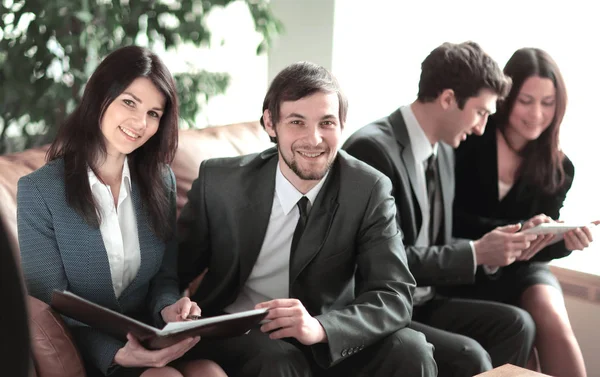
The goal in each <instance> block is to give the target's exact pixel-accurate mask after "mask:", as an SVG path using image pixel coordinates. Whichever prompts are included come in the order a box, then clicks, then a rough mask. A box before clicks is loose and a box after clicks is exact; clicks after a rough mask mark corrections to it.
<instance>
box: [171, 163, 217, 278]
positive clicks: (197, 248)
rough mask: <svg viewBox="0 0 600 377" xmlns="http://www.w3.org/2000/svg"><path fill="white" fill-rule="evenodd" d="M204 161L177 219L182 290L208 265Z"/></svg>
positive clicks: (208, 243) (208, 244)
mask: <svg viewBox="0 0 600 377" xmlns="http://www.w3.org/2000/svg"><path fill="white" fill-rule="evenodd" d="M206 170H208V168H207V161H203V162H202V164H201V165H200V173H199V174H198V178H197V179H196V180H195V181H194V183H193V184H192V188H191V189H190V191H188V201H187V203H186V204H185V206H184V207H183V209H182V210H181V214H180V215H179V220H178V224H177V227H178V229H177V230H178V242H179V260H178V271H179V281H180V284H181V288H182V289H185V288H187V286H188V285H189V283H190V282H191V281H192V280H194V279H195V278H196V277H197V276H198V275H199V274H200V273H202V271H203V270H204V269H205V268H206V267H207V266H208V260H209V258H210V236H209V228H208V226H209V223H208V216H207V212H206V200H205V195H206Z"/></svg>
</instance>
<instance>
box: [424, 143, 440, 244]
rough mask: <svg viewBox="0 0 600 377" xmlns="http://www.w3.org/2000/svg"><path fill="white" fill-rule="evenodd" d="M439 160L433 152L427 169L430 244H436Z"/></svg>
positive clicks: (428, 160)
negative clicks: (436, 197) (436, 196)
mask: <svg viewBox="0 0 600 377" xmlns="http://www.w3.org/2000/svg"><path fill="white" fill-rule="evenodd" d="M437 180H438V174H437V161H436V156H435V154H433V153H432V154H431V156H429V158H428V159H427V169H425V181H426V183H427V199H428V200H429V244H430V245H435V242H436V234H437V232H436V229H435V206H436V201H435V195H436V190H437V187H438V184H437Z"/></svg>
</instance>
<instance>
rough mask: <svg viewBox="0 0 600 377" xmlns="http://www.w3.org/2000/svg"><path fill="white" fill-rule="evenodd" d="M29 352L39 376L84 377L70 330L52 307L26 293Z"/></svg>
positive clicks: (83, 370) (81, 363)
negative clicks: (29, 340) (28, 320)
mask: <svg viewBox="0 0 600 377" xmlns="http://www.w3.org/2000/svg"><path fill="white" fill-rule="evenodd" d="M28 305H29V315H30V323H29V327H30V332H31V352H32V354H33V359H34V360H33V363H34V365H35V369H36V372H37V375H38V377H85V368H84V367H83V362H82V360H81V355H80V354H79V351H78V350H77V347H76V346H75V342H74V341H73V338H72V337H71V333H70V332H69V329H68V328H67V326H66V325H65V323H64V322H63V320H62V318H61V317H60V315H58V314H57V313H56V312H55V311H54V310H52V308H51V307H50V306H49V305H48V304H46V303H45V302H43V301H40V300H38V299H37V298H35V297H32V296H28Z"/></svg>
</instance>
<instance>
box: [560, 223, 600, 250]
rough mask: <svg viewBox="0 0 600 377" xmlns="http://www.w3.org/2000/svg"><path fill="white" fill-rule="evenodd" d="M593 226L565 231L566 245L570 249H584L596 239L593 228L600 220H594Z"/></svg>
mask: <svg viewBox="0 0 600 377" xmlns="http://www.w3.org/2000/svg"><path fill="white" fill-rule="evenodd" d="M592 224H593V225H591V226H584V227H581V228H577V229H573V230H570V231H568V232H567V233H565V236H564V239H565V247H566V248H567V249H568V250H583V249H585V248H586V247H588V246H590V243H591V242H592V241H593V240H594V238H593V237H592V232H591V228H592V227H594V226H596V225H598V224H600V220H596V221H592Z"/></svg>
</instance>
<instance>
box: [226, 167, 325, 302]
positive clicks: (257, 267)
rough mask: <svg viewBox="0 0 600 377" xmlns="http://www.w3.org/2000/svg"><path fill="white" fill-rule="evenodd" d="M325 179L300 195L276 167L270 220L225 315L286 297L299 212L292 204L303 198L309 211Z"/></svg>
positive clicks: (287, 295)
mask: <svg viewBox="0 0 600 377" xmlns="http://www.w3.org/2000/svg"><path fill="white" fill-rule="evenodd" d="M280 164H281V162H280ZM326 178H327V174H326V175H325V176H324V177H323V178H322V179H321V180H320V181H319V183H318V184H317V185H316V186H315V187H313V188H312V189H311V190H310V191H309V192H307V193H306V195H303V194H302V193H301V192H300V191H298V190H297V189H296V188H295V187H294V186H293V185H292V184H291V183H290V182H289V181H288V180H287V179H286V178H285V177H284V176H283V173H282V172H281V167H280V166H279V165H277V169H276V173H275V195H274V197H273V206H272V208H271V217H270V218H269V224H268V225H267V232H266V233H265V238H264V240H263V244H262V247H261V249H260V253H259V254H258V258H257V259H256V263H254V267H253V268H252V271H251V272H250V276H249V277H248V280H246V284H245V285H244V287H243V288H242V290H241V291H240V294H239V295H238V297H237V299H236V300H235V301H234V302H233V303H232V304H231V305H229V306H227V307H226V308H225V312H227V313H237V312H241V311H244V310H251V309H254V306H255V305H256V304H258V303H261V302H264V301H269V300H273V299H276V298H289V294H290V292H289V290H290V249H291V247H292V237H293V236H294V230H295V229H296V225H297V223H298V219H299V218H300V211H299V209H298V206H297V205H296V204H297V203H298V200H300V198H302V197H303V196H306V197H307V198H308V210H309V211H310V208H311V207H312V205H313V204H314V202H315V199H316V197H317V195H318V194H319V191H320V190H321V187H323V183H324V182H325V179H326Z"/></svg>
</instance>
